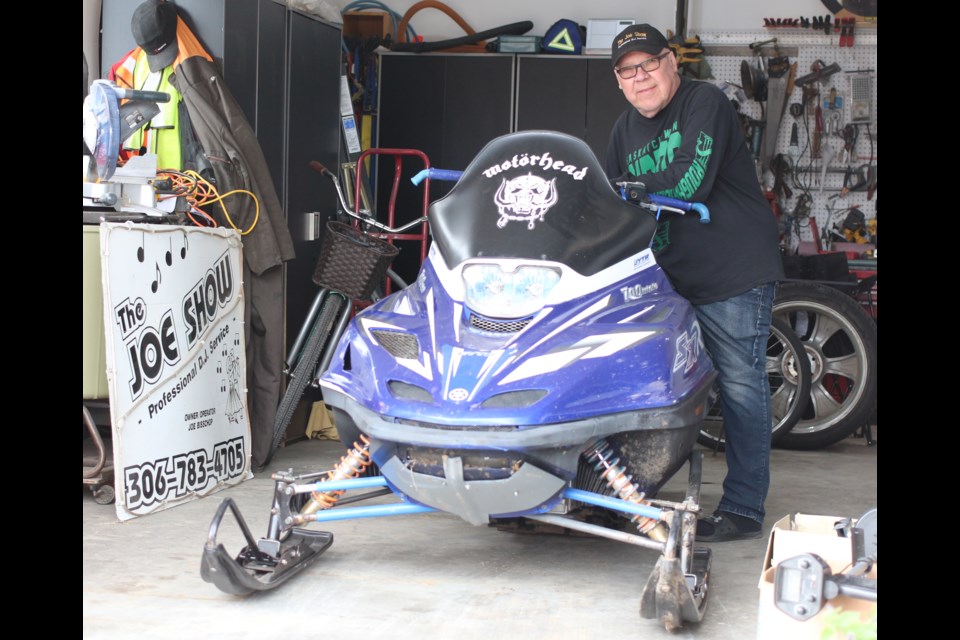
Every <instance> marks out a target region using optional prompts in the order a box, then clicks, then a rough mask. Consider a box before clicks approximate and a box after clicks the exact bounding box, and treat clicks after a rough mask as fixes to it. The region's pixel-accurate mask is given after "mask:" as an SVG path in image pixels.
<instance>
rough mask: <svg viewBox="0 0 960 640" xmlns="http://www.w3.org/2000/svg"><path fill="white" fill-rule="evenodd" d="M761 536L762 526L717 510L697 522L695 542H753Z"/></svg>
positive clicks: (742, 517) (733, 514) (754, 521)
mask: <svg viewBox="0 0 960 640" xmlns="http://www.w3.org/2000/svg"><path fill="white" fill-rule="evenodd" d="M762 535H763V525H762V524H760V523H759V522H757V521H756V520H751V519H750V518H747V517H745V516H740V515H737V514H735V513H730V512H728V511H720V510H717V511H714V512H713V515H711V516H707V517H705V518H701V519H699V520H697V540H698V541H700V542H727V541H728V540H753V539H756V538H759V537H761V536H762Z"/></svg>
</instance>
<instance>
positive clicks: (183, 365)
mask: <svg viewBox="0 0 960 640" xmlns="http://www.w3.org/2000/svg"><path fill="white" fill-rule="evenodd" d="M100 254H101V262H102V266H103V297H104V318H105V327H106V346H107V381H108V383H109V390H110V414H111V419H112V422H113V456H114V459H113V465H114V476H115V481H114V482H115V489H116V495H117V502H116V505H117V517H118V518H120V519H121V520H128V519H130V518H133V517H136V516H140V515H144V514H147V513H153V512H155V511H159V510H161V509H166V508H169V507H172V506H176V505H178V504H182V503H183V502H186V501H188V500H193V499H195V498H197V497H201V496H204V495H207V494H210V493H212V492H214V491H217V490H219V489H222V488H224V487H226V486H230V485H235V484H238V483H240V482H242V481H243V480H245V479H248V478H251V477H253V475H252V473H251V472H250V423H249V420H248V418H247V400H246V359H245V353H244V344H245V343H244V333H243V295H242V293H243V282H242V265H243V262H242V260H243V256H242V250H241V242H240V235H239V234H238V233H237V232H236V231H233V230H230V229H203V228H199V227H177V226H169V225H151V224H132V223H131V224H119V223H115V224H110V223H104V224H102V225H101V227H100Z"/></svg>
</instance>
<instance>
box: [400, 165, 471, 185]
mask: <svg viewBox="0 0 960 640" xmlns="http://www.w3.org/2000/svg"><path fill="white" fill-rule="evenodd" d="M462 175H463V171H455V170H453V169H436V168H433V167H431V168H429V169H424V170H423V171H421V172H419V173H418V174H417V175H415V176H413V177H412V178H410V182H412V183H413V184H415V185H418V186H419V184H420V183H421V182H423V181H424V180H447V181H449V182H456V181H457V180H459V179H460V176H462Z"/></svg>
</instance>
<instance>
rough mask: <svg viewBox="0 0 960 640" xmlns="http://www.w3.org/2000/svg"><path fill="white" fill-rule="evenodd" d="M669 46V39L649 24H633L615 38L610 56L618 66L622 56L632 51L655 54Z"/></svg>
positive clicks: (614, 64)
mask: <svg viewBox="0 0 960 640" xmlns="http://www.w3.org/2000/svg"><path fill="white" fill-rule="evenodd" d="M669 46H670V44H669V43H668V42H667V39H666V38H665V37H663V34H662V33H660V32H659V31H658V30H657V29H654V28H653V27H651V26H650V25H648V24H632V25H630V26H629V27H627V28H626V29H624V30H623V31H621V32H620V33H618V34H617V37H615V38H614V39H613V44H612V45H611V49H610V57H611V58H613V60H612V62H613V66H614V68H616V66H617V63H618V62H619V61H620V58H622V57H623V56H624V55H626V54H628V53H630V52H631V51H643V52H644V53H649V54H650V55H652V56H655V55H657V54H659V53H660V52H661V51H663V50H664V49H666V48H668V47H669Z"/></svg>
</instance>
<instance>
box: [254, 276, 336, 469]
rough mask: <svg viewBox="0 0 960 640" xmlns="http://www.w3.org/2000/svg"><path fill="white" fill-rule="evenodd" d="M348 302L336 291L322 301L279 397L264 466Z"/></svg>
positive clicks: (291, 415) (281, 435) (274, 450)
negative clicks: (282, 392) (343, 306)
mask: <svg viewBox="0 0 960 640" xmlns="http://www.w3.org/2000/svg"><path fill="white" fill-rule="evenodd" d="M345 303H346V299H345V298H344V297H343V296H342V295H340V294H339V293H335V292H330V293H329V294H327V298H326V300H324V301H323V306H322V307H321V309H320V313H318V314H317V319H316V321H315V322H314V323H313V329H311V330H310V335H309V336H308V337H307V342H306V343H305V344H304V345H303V348H301V350H300V357H299V358H298V359H297V364H296V366H295V367H294V369H293V373H292V374H291V375H290V382H289V384H288V385H287V390H286V391H285V392H284V394H283V398H282V399H281V400H280V406H279V407H278V408H277V415H276V417H275V418H274V421H273V439H272V440H271V442H270V451H269V452H268V453H267V458H266V460H264V461H263V466H264V467H265V466H267V465H268V464H270V460H272V459H273V454H274V453H275V452H276V451H277V447H279V446H280V441H281V440H283V436H284V435H285V434H286V433H287V428H288V427H289V426H290V420H292V419H293V414H294V413H295V412H296V410H297V405H299V404H300V398H302V397H303V392H304V391H305V390H306V389H307V384H309V383H310V380H311V378H313V374H314V370H315V368H316V366H317V361H318V360H319V359H320V354H321V353H323V349H324V346H325V345H326V344H327V340H328V338H329V337H330V331H331V330H332V329H333V325H334V322H335V321H336V319H337V316H338V315H339V313H340V309H341V307H342V305H344V304H345Z"/></svg>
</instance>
